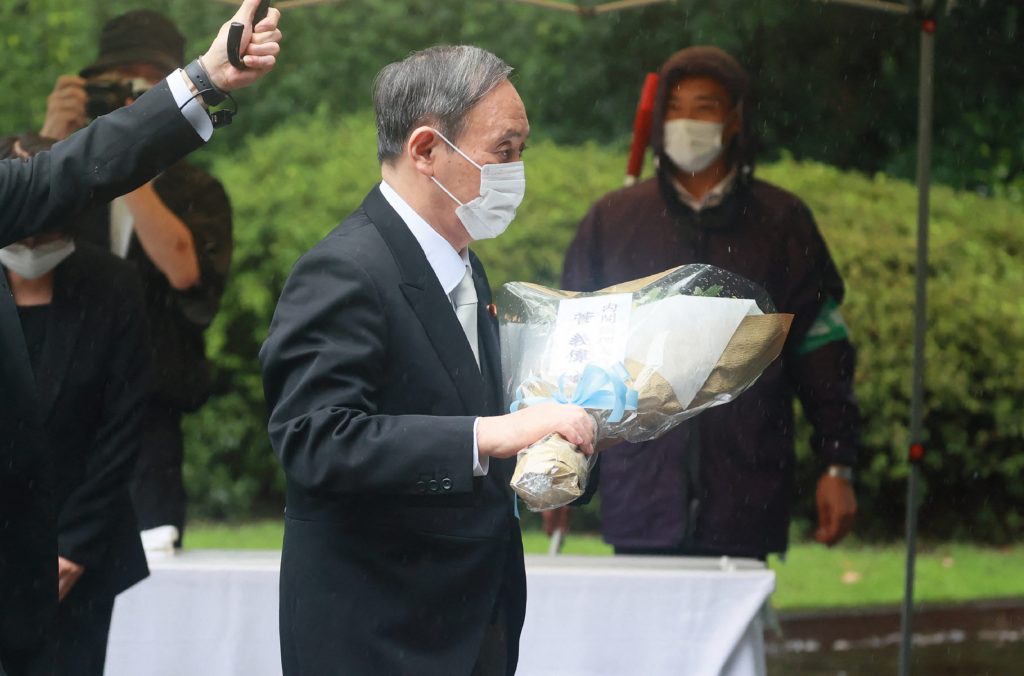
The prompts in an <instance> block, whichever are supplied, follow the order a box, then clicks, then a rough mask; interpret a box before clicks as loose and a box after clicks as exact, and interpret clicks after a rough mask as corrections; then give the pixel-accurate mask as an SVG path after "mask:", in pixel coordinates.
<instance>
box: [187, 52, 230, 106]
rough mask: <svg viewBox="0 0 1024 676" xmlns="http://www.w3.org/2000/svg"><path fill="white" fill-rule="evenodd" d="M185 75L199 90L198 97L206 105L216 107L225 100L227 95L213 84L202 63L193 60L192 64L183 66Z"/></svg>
mask: <svg viewBox="0 0 1024 676" xmlns="http://www.w3.org/2000/svg"><path fill="white" fill-rule="evenodd" d="M185 75H188V79H190V80H192V84H194V85H195V86H196V89H198V90H199V96H201V97H202V98H203V101H204V102H205V103H206V105H208V106H217V105H220V104H221V103H223V102H224V99H225V98H227V94H226V93H225V92H224V91H223V90H221V89H220V87H218V86H217V85H215V84H213V80H211V79H210V74H209V73H207V72H206V68H204V67H203V62H202V61H200V60H199V59H193V60H192V63H190V64H188V65H187V66H185Z"/></svg>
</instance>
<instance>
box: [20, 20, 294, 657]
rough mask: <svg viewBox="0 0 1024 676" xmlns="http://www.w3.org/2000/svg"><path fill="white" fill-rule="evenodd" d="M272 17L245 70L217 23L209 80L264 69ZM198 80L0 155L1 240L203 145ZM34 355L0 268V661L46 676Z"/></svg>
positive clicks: (50, 549) (44, 528) (43, 507)
mask: <svg viewBox="0 0 1024 676" xmlns="http://www.w3.org/2000/svg"><path fill="white" fill-rule="evenodd" d="M258 4H259V0H244V1H243V3H242V6H241V8H240V9H239V10H238V11H237V12H236V13H235V15H234V16H233V17H232V21H238V22H240V23H242V24H243V25H250V24H251V18H252V16H253V14H254V12H255V10H256V7H257V5H258ZM279 20H280V12H278V10H276V9H271V10H270V11H269V13H268V15H267V18H266V19H264V20H263V21H262V22H260V23H259V24H258V25H257V26H256V27H255V32H250V31H248V30H245V31H244V32H243V36H242V43H241V49H242V51H243V52H244V57H243V60H244V62H245V64H246V66H247V68H246V69H245V70H239V69H237V68H235V67H234V66H232V65H231V64H230V63H229V59H228V57H227V37H228V30H229V25H230V23H231V22H230V21H229V22H225V23H224V24H223V25H222V26H221V30H220V32H219V33H218V35H217V37H216V38H215V39H214V41H213V43H212V44H211V45H210V48H209V49H208V50H207V52H206V53H205V54H204V55H203V56H202V57H201V63H202V64H204V66H205V68H206V70H207V71H208V74H209V78H210V80H211V82H212V83H213V85H214V86H216V87H217V88H219V89H221V90H223V91H234V90H237V89H240V88H242V87H246V86H249V85H251V84H252V83H254V82H256V81H257V80H259V79H261V78H262V77H263V76H264V75H266V73H267V72H269V71H270V70H271V69H272V68H273V67H274V63H275V61H276V55H277V54H278V52H279V50H280V40H281V33H280V31H279V30H278V29H277V25H278V22H279ZM197 91H198V89H197V86H196V83H195V82H193V81H192V79H191V77H190V76H188V75H187V74H186V73H184V72H183V71H177V72H175V73H172V74H171V75H170V76H169V77H168V78H166V79H165V80H164V81H163V82H161V83H159V84H158V85H156V86H155V87H153V88H152V90H150V91H149V92H148V93H146V94H144V95H143V96H141V97H140V99H139V100H138V101H137V102H136V103H135V104H134V105H132V106H129V107H126V108H122V109H119V110H116V111H114V112H112V113H110V114H107V115H103V116H101V117H99V118H98V119H97V120H96V121H95V122H94V123H92V124H90V125H89V126H88V127H87V128H85V129H81V130H79V131H78V132H75V133H73V134H71V136H70V137H68V138H67V139H66V140H64V141H61V142H60V143H57V144H56V145H55V146H54V147H53V149H52V151H43V152H40V153H39V154H37V155H35V156H33V157H30V158H25V157H22V156H19V157H15V158H10V159H5V160H0V206H2V208H0V247H6V246H7V245H9V244H12V243H14V242H17V241H18V240H23V239H25V238H27V237H32V236H34V235H37V234H39V233H40V232H43V231H46V230H48V229H52V228H54V227H58V226H60V225H61V224H72V225H74V224H77V223H78V222H79V219H77V218H75V219H72V217H73V216H75V215H76V214H78V213H80V212H81V211H82V210H83V209H85V208H87V207H89V206H91V205H96V204H103V203H104V202H106V201H108V200H110V199H112V198H113V197H116V196H117V195H120V194H123V193H124V192H126V191H128V190H131V189H133V188H135V187H137V186H139V185H141V184H142V183H143V182H144V181H147V180H149V179H151V178H152V177H153V176H154V175H156V174H157V172H159V171H160V170H162V169H164V168H166V167H167V166H169V165H170V164H172V163H173V162H174V161H176V160H178V159H180V158H182V157H184V156H185V155H187V154H188V153H189V152H191V151H192V150H195V149H196V148H198V147H199V146H201V145H202V143H203V141H205V140H207V139H209V136H210V132H212V127H211V125H210V120H209V118H208V117H207V116H206V114H205V113H204V112H203V110H202V104H201V103H195V104H194V106H193V105H192V104H189V101H190V99H191V97H192V93H193V92H197ZM190 109H191V110H190ZM193 112H195V113H197V115H193V114H192V113H193ZM204 123H205V124H204ZM30 361H31V360H30V357H29V352H28V346H27V345H26V344H25V339H24V334H23V331H22V326H21V321H20V320H19V317H18V312H17V309H16V307H15V305H14V299H13V296H12V295H11V293H10V291H9V287H8V283H7V276H6V275H0V383H3V386H2V387H0V429H3V430H4V433H3V434H2V435H0V609H3V612H0V665H2V669H3V670H4V671H6V673H7V676H51V675H52V673H53V670H54V663H55V662H54V659H55V658H54V652H55V642H54V640H53V633H54V628H55V627H54V620H55V617H56V615H57V601H58V583H57V567H56V566H54V565H53V559H54V557H56V556H57V551H58V550H57V533H56V530H57V517H56V503H57V499H56V495H55V486H54V484H55V476H54V474H55V471H54V466H53V465H54V463H53V457H52V454H51V452H50V449H49V447H48V444H47V443H46V440H45V437H46V435H45V433H44V430H43V428H42V421H41V420H40V418H41V417H42V416H41V413H40V410H39V406H38V401H37V400H38V396H37V391H36V389H37V388H36V385H35V378H34V374H33V372H32V369H31V363H30Z"/></svg>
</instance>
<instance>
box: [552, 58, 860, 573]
mask: <svg viewBox="0 0 1024 676" xmlns="http://www.w3.org/2000/svg"><path fill="white" fill-rule="evenodd" d="M748 89H749V84H748V81H747V75H746V73H745V72H744V71H743V68H742V67H741V66H740V65H739V64H738V63H737V62H736V60H735V59H733V58H732V57H731V56H729V55H728V54H726V53H725V52H723V51H722V50H720V49H717V48H714V47H691V48H688V49H684V50H682V51H681V52H679V53H677V54H675V55H674V56H672V58H670V59H669V60H668V61H667V62H666V63H665V65H664V66H662V69H661V72H660V81H659V89H658V95H657V100H656V102H655V112H654V120H653V124H652V127H651V130H652V134H651V146H652V148H653V151H654V154H655V157H656V160H657V166H658V169H657V175H656V176H655V177H653V178H651V179H649V180H646V181H643V182H641V183H639V184H637V185H635V186H632V187H629V188H625V189H623V190H618V191H615V192H612V193H609V194H608V195H605V196H604V197H602V198H601V199H600V200H598V201H597V203H596V204H594V206H593V207H592V208H591V210H590V212H589V213H588V214H587V215H586V217H585V218H584V219H583V222H582V223H581V224H580V226H579V230H578V231H577V233H576V237H575V239H574V241H573V243H572V245H571V246H570V248H569V251H568V252H567V253H566V257H565V269H564V273H563V278H562V286H563V288H566V289H572V290H580V291H592V290H595V289H599V288H602V287H605V286H610V285H612V284H617V283H620V282H624V281H626V280H630V279H635V278H639V277H645V276H647V275H650V274H654V273H657V272H660V271H662V270H665V269H668V268H671V267H675V266H677V265H683V264H687V263H707V264H711V265H715V266H718V267H720V268H724V269H726V270H729V271H731V272H734V273H737V274H739V275H742V276H743V277H746V278H747V279H750V280H752V281H754V282H756V283H758V284H760V285H761V286H762V287H764V288H765V290H766V291H767V292H768V294H769V296H770V297H771V298H772V299H773V301H774V303H775V305H776V306H777V308H778V310H779V312H786V313H793V314H794V315H795V317H794V320H793V325H792V329H791V331H790V333H789V337H788V340H787V343H786V347H785V349H784V351H783V355H782V357H781V358H780V359H778V360H777V361H776V362H775V363H774V364H772V365H771V366H770V367H769V368H768V369H767V370H766V371H765V372H764V373H763V375H762V376H761V378H760V379H759V380H758V381H757V383H756V384H755V385H754V386H753V387H751V388H750V390H748V391H747V392H746V393H745V394H743V396H741V397H740V398H739V399H737V401H736V402H734V403H732V404H730V405H728V406H721V407H718V408H713V409H710V410H708V411H705V412H704V413H702V414H701V415H700V416H698V417H696V418H694V419H693V420H691V421H687V422H686V423H684V424H683V425H680V426H679V427H677V428H675V429H674V430H672V431H670V432H669V433H668V434H666V435H664V436H663V437H661V438H659V439H656V440H654V441H649V442H645V443H643V444H622V445H620V446H617V447H616V448H614V449H609V450H608V451H607V452H605V454H604V457H603V459H602V468H601V485H600V489H599V490H600V491H601V519H602V531H603V534H604V537H605V540H607V541H608V542H610V543H611V544H612V545H614V546H615V548H616V551H618V552H622V553H643V554H658V553H664V554H694V555H714V556H717V555H731V556H746V557H757V558H765V557H766V556H767V555H768V554H769V553H772V552H783V551H785V550H786V548H787V545H788V532H789V511H790V502H791V499H792V494H793V489H794V486H793V484H794V480H793V474H794V463H795V458H794V451H793V429H794V421H793V398H794V395H795V396H796V397H797V398H799V399H800V402H801V404H802V405H803V410H804V413H805V414H806V417H807V419H808V421H809V422H810V423H811V425H812V426H813V428H814V434H813V436H812V439H811V441H812V446H813V448H814V450H815V452H816V454H817V458H818V459H817V462H818V463H819V464H820V467H821V474H820V479H819V481H818V484H817V487H816V490H817V493H816V497H817V504H818V516H819V524H818V529H817V531H816V533H815V537H816V539H817V540H818V541H820V542H822V543H824V544H828V545H831V544H834V543H836V542H838V541H839V540H841V539H842V538H843V537H844V536H845V535H846V534H847V533H848V532H849V531H850V529H851V527H852V525H853V519H854V515H855V514H856V509H857V503H856V498H855V496H854V491H853V484H852V482H851V476H852V471H853V467H854V466H855V465H856V464H857V461H858V451H859V446H860V444H859V430H860V419H859V410H858V407H857V402H856V400H855V398H854V394H853V369H854V349H853V346H852V345H851V344H850V341H849V337H848V335H847V329H846V325H845V324H844V322H843V319H842V315H841V314H840V311H839V305H840V304H841V303H842V300H843V295H844V288H843V281H842V279H841V278H840V276H839V273H838V271H837V270H836V267H835V264H834V263H833V262H832V258H831V256H830V254H829V251H828V247H827V246H826V245H825V241H824V239H823V238H822V236H821V234H820V233H819V232H818V228H817V226H816V225H815V222H814V218H813V216H812V215H811V212H810V210H809V209H808V208H807V206H806V205H805V204H804V203H803V202H802V201H800V199H799V198H797V197H796V196H794V195H792V194H790V193H788V192H786V191H784V190H782V189H780V188H778V187H776V186H773V185H770V184H768V183H765V182H764V181H760V180H758V179H756V178H754V176H753V163H752V158H751V156H750V155H751V152H750V142H749V137H748V135H747V134H746V133H745V126H746V125H745V117H744V116H745V114H747V113H748V112H749V109H748V98H749V97H748ZM567 515H568V512H566V511H565V510H562V511H561V512H559V513H555V514H549V515H547V516H546V518H545V520H546V525H547V527H548V528H549V529H553V528H554V527H556V526H561V527H563V528H564V527H565V525H566V521H565V519H567V518H568V517H567Z"/></svg>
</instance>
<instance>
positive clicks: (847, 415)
mask: <svg viewBox="0 0 1024 676" xmlns="http://www.w3.org/2000/svg"><path fill="white" fill-rule="evenodd" d="M788 220H789V223H790V225H791V226H793V231H792V232H793V234H792V236H791V238H790V241H789V244H788V248H789V254H788V256H789V260H790V261H794V263H793V266H792V269H793V272H794V274H793V275H792V276H791V279H790V281H789V283H790V284H791V287H790V292H789V293H788V294H787V297H788V298H789V299H790V301H789V305H788V307H786V308H780V310H782V311H785V312H792V313H794V315H795V316H794V318H793V326H792V328H791V330H790V334H789V338H788V339H787V341H786V348H785V365H786V371H787V375H788V377H789V380H790V383H791V384H792V386H793V390H794V392H795V393H796V395H797V397H798V398H799V399H800V403H801V405H802V406H803V410H804V413H805V415H806V416H807V419H808V421H809V422H810V423H811V426H812V427H813V428H814V432H813V434H812V437H811V445H812V448H813V449H814V451H815V452H816V453H817V454H818V457H819V458H820V459H821V461H822V463H823V464H824V465H833V464H834V465H849V466H851V467H852V466H856V464H857V461H858V457H857V456H858V451H859V448H860V440H859V436H860V410H859V408H858V406H857V399H856V397H855V395H854V391H853V375H854V366H855V364H856V353H855V351H854V348H853V345H851V344H850V342H849V340H846V339H842V340H835V341H833V342H830V343H827V344H825V345H822V346H821V347H819V348H817V349H815V350H811V351H809V352H804V351H802V350H801V346H802V344H803V342H804V340H805V339H806V336H807V332H808V330H809V329H810V328H811V326H812V325H813V324H814V322H815V321H816V320H817V319H818V316H819V315H820V314H821V311H822V308H823V307H824V305H825V303H826V301H828V300H829V299H831V300H833V301H835V302H836V304H838V303H841V302H842V300H843V295H844V293H845V289H844V287H843V281H842V278H841V277H840V276H839V272H838V270H837V268H836V265H835V263H834V262H833V260H832V256H831V254H829V251H828V247H827V246H826V244H825V240H824V238H822V236H821V233H820V232H819V230H818V226H817V224H815V222H814V217H813V216H812V215H811V212H810V209H808V208H807V207H806V206H805V205H804V204H803V203H798V204H797V205H796V208H795V209H794V210H793V213H791V214H790V217H789V219H788Z"/></svg>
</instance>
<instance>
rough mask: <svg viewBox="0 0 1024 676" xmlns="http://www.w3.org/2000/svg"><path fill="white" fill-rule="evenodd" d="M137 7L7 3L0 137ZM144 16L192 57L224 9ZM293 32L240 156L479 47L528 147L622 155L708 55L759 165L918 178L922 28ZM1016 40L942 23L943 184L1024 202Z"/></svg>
mask: <svg viewBox="0 0 1024 676" xmlns="http://www.w3.org/2000/svg"><path fill="white" fill-rule="evenodd" d="M142 4H143V3H140V2H138V0H104V1H103V2H100V1H99V0H85V1H82V0H32V2H28V0H13V1H12V2H6V3H2V4H0V26H2V28H0V36H2V37H0V39H2V41H3V48H4V52H3V54H4V59H3V63H4V68H3V69H2V71H0V87H3V90H4V91H6V92H9V93H10V94H13V95H11V96H7V97H5V103H4V105H2V106H0V129H2V130H6V131H9V132H17V131H22V130H24V129H27V128H33V127H36V128H38V126H39V125H40V123H41V120H42V115H43V111H44V110H45V98H46V94H47V93H48V92H49V90H50V88H51V87H52V84H53V82H54V80H55V78H56V76H57V75H58V74H60V73H65V72H75V71H77V70H78V69H79V68H81V67H82V66H83V65H85V64H86V63H87V62H88V61H89V60H91V59H92V58H93V57H94V55H95V53H96V36H97V35H98V31H99V27H100V26H101V25H102V24H103V22H104V21H106V20H107V19H109V18H111V17H113V16H116V15H118V14H120V13H121V12H123V11H125V10H127V9H131V8H134V7H138V6H141V5H142ZM584 4H595V2H594V1H591V2H587V3H584ZM940 4H942V3H940ZM145 5H146V6H147V7H150V8H152V9H156V10H159V11H162V12H164V13H166V14H167V15H168V16H170V17H171V18H172V19H174V20H175V21H176V22H177V23H178V25H179V26H180V28H181V30H182V32H183V33H184V34H185V35H186V37H187V38H188V45H189V49H188V54H189V55H190V56H192V55H194V54H197V53H199V52H200V51H201V50H202V49H204V48H205V46H206V45H207V44H208V43H209V41H210V39H211V38H212V37H213V35H214V34H215V32H216V30H217V28H218V26H219V25H220V22H221V21H223V20H224V19H225V18H226V17H227V15H228V13H229V12H230V11H231V7H230V5H228V4H224V3H221V2H214V1H213V0H205V1H200V0H153V1H152V2H147V3H145ZM283 29H284V32H285V35H286V38H285V49H286V51H285V54H284V58H283V59H282V61H281V63H280V65H279V67H278V68H277V69H276V70H275V72H274V73H273V74H272V75H271V76H269V77H268V78H267V79H266V81H265V82H264V83H263V84H261V85H260V86H259V87H257V88H256V89H254V90H252V91H250V92H245V93H242V94H241V95H240V96H239V102H240V104H241V106H242V110H243V114H241V115H239V116H238V117H237V118H236V122H235V124H234V125H233V126H232V127H231V128H229V129H227V130H224V132H222V134H221V135H222V136H223V137H224V138H225V139H226V140H227V141H228V143H230V144H232V145H233V144H235V143H238V142H239V140H240V139H241V137H242V136H243V135H245V134H249V133H264V132H266V131H268V130H269V129H271V128H273V127H274V126H276V125H278V124H281V123H284V122H286V121H287V120H288V119H289V118H291V117H292V116H294V115H295V114H296V112H299V111H302V110H309V109H313V108H317V107H319V106H327V109H328V110H329V111H331V112H334V113H348V112H353V111H358V110H364V109H366V108H367V107H369V105H370V89H371V86H372V82H373V77H374V74H375V73H376V72H377V71H378V70H379V69H380V68H381V66H383V65H384V64H386V63H388V62H390V61H393V60H395V59H400V58H402V57H404V56H405V55H406V54H408V53H409V52H410V51H412V50H415V49H421V48H423V47H426V46H429V45H432V44H438V43H445V42H448V43H451V42H469V43H474V44H478V45H480V46H482V47H486V48H488V49H491V50H493V51H494V52H496V53H497V54H499V55H501V56H502V57H504V58H505V59H506V60H507V61H508V62H509V63H510V64H512V65H513V66H515V67H516V71H517V74H516V83H517V85H518V87H519V88H520V90H521V93H522V94H523V99H524V100H525V101H526V103H527V109H528V110H529V111H530V115H531V122H532V123H533V128H534V130H535V134H537V135H539V136H543V137H547V138H551V139H553V140H556V141H559V142H571V143H581V142H584V141H596V142H598V143H601V144H607V143H609V142H616V143H618V142H621V141H622V140H624V139H625V137H626V136H627V135H628V133H629V130H630V129H631V124H632V119H633V112H634V109H635V106H636V99H637V96H638V93H639V90H640V85H641V83H642V81H643V77H644V74H645V73H646V72H648V71H653V70H656V69H657V68H658V66H659V65H660V64H661V63H662V62H663V61H664V60H665V59H666V58H667V57H668V56H669V55H670V54H671V53H673V52H674V51H676V50H678V49H680V48H682V47H685V46H687V45H691V44H698V43H709V44H717V45H719V46H721V47H724V48H725V49H728V50H730V51H732V52H734V53H735V54H736V55H737V57H738V58H739V59H740V60H741V61H742V62H743V63H745V64H746V66H747V67H748V69H749V71H750V74H751V78H752V81H753V85H754V92H753V99H752V101H751V102H750V103H749V105H748V106H747V109H746V111H745V113H746V114H747V116H748V117H749V118H750V120H751V122H752V123H753V126H754V128H755V129H756V130H757V132H758V134H759V137H760V139H761V142H762V145H763V147H764V151H765V157H766V158H768V159H773V158H777V157H779V155H780V153H781V152H783V151H787V152H790V153H792V154H793V155H794V156H795V157H797V158H807V159H814V160H818V161H822V162H825V163H828V164H833V165H836V166H840V167H843V168H855V169H860V170H862V171H868V172H874V171H885V172H886V173H888V174H891V175H894V176H900V177H904V178H909V177H912V175H913V172H914V167H915V164H914V153H915V148H916V129H917V103H916V102H917V82H918V24H917V21H916V20H915V19H912V18H909V17H898V16H893V15H889V14H880V13H876V12H870V11H866V10H863V9H857V8H851V7H844V6H840V5H835V4H825V3H820V2H812V1H811V0H799V1H794V2H777V1H776V0H678V1H677V2H672V3H666V4H663V5H655V6H651V7H647V8H644V9H639V10H631V11H624V12H616V13H610V14H603V15H599V16H596V17H590V18H581V17H579V16H575V15H572V14H567V13H562V12H552V11H548V10H544V9H540V8H537V7H531V6H526V5H520V4H516V3H513V2H507V1H503V0H491V1H487V2H479V1H475V0H442V1H435V0H340V1H339V2H333V3H329V4H323V5H319V6H304V7H299V8H295V9H290V10H286V13H285V16H284V22H283ZM1022 35H1024V11H1022V8H1021V6H1020V4H1019V3H1005V2H984V1H983V0H961V1H960V2H957V3H956V5H955V9H954V10H953V11H952V13H951V14H949V15H946V14H945V13H942V14H941V15H940V16H939V31H938V35H937V51H936V54H937V63H936V85H937V92H936V105H935V111H936V118H935V138H936V144H935V176H936V178H937V179H938V180H939V181H940V182H943V183H946V184H949V185H953V186H958V187H965V188H969V189H975V190H980V191H983V192H986V193H995V194H1003V195H1008V196H1010V197H1012V198H1014V199H1018V200H1020V199H1024V194H1022V191H1024V135H1021V134H1020V133H1019V123H1018V120H1019V119H1020V118H1021V116H1022V115H1024V65H1022V64H1024V40H1022V39H1021V37H1022Z"/></svg>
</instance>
